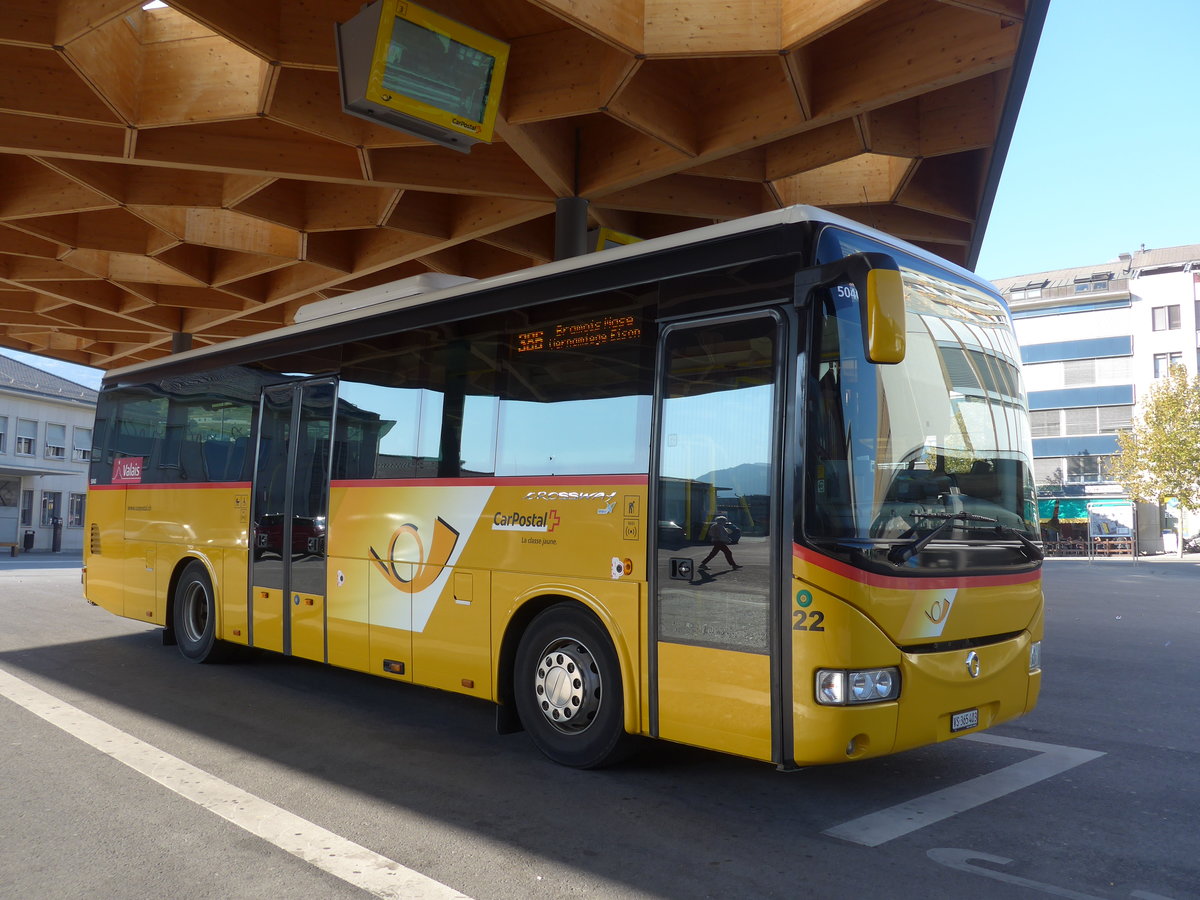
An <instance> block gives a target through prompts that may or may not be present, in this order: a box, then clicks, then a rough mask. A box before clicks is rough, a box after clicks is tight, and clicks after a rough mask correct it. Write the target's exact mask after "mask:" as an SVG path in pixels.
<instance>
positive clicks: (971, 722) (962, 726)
mask: <svg viewBox="0 0 1200 900" xmlns="http://www.w3.org/2000/svg"><path fill="white" fill-rule="evenodd" d="M978 725H979V710H977V709H968V710H967V711H966V712H960V713H955V714H954V715H952V716H951V717H950V731H951V732H955V731H966V730H967V729H968V728H975V727H977V726H978Z"/></svg>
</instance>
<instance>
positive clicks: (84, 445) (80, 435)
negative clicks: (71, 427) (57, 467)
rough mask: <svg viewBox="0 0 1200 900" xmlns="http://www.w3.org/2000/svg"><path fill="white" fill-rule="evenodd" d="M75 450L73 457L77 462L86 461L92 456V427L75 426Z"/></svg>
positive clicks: (73, 442)
mask: <svg viewBox="0 0 1200 900" xmlns="http://www.w3.org/2000/svg"><path fill="white" fill-rule="evenodd" d="M72 444H73V446H74V449H75V452H74V453H73V454H72V456H71V459H73V460H75V461H76V462H86V461H87V460H89V459H91V458H92V429H90V428H79V427H76V428H75V433H74V440H73V441H72Z"/></svg>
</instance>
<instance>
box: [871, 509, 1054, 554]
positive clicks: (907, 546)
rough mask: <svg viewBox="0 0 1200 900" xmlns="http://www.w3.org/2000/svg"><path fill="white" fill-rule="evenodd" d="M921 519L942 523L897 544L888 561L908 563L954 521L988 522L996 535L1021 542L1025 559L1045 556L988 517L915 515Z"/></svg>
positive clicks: (1009, 528)
mask: <svg viewBox="0 0 1200 900" xmlns="http://www.w3.org/2000/svg"><path fill="white" fill-rule="evenodd" d="M915 515H916V516H917V517H918V518H921V519H942V520H943V521H942V523H941V524H940V525H938V526H937V527H936V528H934V529H933V530H931V531H929V532H927V533H925V534H923V535H921V537H919V538H914V539H913V540H911V541H906V542H904V543H902V544H897V545H896V546H895V547H893V548H892V549H891V550H889V551H888V559H889V560H891V561H892V562H894V563H897V564H900V563H905V562H908V560H910V559H912V558H913V557H914V556H916V555H917V554H918V553H920V552H921V551H922V550H924V549H925V545H926V544H928V543H929V542H930V541H932V540H933V539H934V538H936V537H937V536H938V535H939V534H941V533H942V532H943V531H945V530H946V529H947V528H949V527H950V526H951V525H952V524H953V523H954V522H955V521H961V522H988V523H990V524H992V525H995V526H996V528H995V532H996V534H997V535H1001V536H1004V537H1013V538H1016V539H1017V540H1018V541H1020V542H1021V553H1023V554H1024V555H1025V557H1026V558H1027V559H1030V560H1034V561H1036V560H1039V559H1043V558H1044V557H1045V555H1046V554H1044V553H1043V552H1042V548H1041V547H1039V546H1038V545H1037V544H1035V543H1034V542H1033V541H1031V540H1029V538H1027V537H1025V535H1023V534H1021V532H1019V531H1017V529H1015V528H1011V527H1009V526H1007V525H1000V524H997V522H996V520H995V519H993V518H990V517H989V516H977V515H975V513H968V512H960V513H916V514H915Z"/></svg>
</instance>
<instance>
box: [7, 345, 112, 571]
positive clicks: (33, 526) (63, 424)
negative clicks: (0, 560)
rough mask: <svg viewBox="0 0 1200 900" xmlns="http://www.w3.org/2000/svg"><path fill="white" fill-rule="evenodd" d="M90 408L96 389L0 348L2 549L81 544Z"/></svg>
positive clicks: (67, 548) (68, 548) (75, 547)
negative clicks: (3, 353)
mask: <svg viewBox="0 0 1200 900" xmlns="http://www.w3.org/2000/svg"><path fill="white" fill-rule="evenodd" d="M95 414H96V392H95V391H93V390H91V389H90V388H86V387H83V386H82V385H78V384H75V382H73V381H68V380H67V379H65V378H60V377H58V376H57V375H51V374H50V373H49V372H43V371H42V370H41V369H37V368H34V367H33V366H27V365H25V364H24V363H21V362H17V361H16V360H15V359H11V358H9V357H7V356H4V355H0V552H12V551H11V550H10V548H12V547H13V546H14V545H15V547H17V548H26V547H31V548H32V549H34V550H53V549H55V545H56V543H57V545H58V549H61V550H62V551H64V552H67V551H70V552H78V551H82V549H83V522H84V515H83V513H84V504H85V503H86V501H87V481H88V461H89V460H90V458H91V455H92V420H93V418H94V417H95ZM56 520H57V521H56ZM56 533H57V538H56Z"/></svg>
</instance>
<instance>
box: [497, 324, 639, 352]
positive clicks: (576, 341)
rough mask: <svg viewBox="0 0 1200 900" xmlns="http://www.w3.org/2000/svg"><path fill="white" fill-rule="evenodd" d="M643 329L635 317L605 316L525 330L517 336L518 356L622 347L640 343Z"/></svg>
mask: <svg viewBox="0 0 1200 900" xmlns="http://www.w3.org/2000/svg"><path fill="white" fill-rule="evenodd" d="M641 336H642V329H641V328H640V327H639V326H638V324H637V322H636V321H635V320H634V317H633V316H603V317H602V318H599V319H588V320H587V321H586V322H570V323H563V324H559V325H554V326H551V327H550V328H543V329H541V330H539V331H525V332H522V333H521V334H518V335H517V341H516V348H517V352H518V353H528V352H529V351H530V350H575V349H579V348H581V347H599V346H602V345H604V344H619V343H624V342H626V341H636V340H637V339H638V338H640V337H641Z"/></svg>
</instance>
